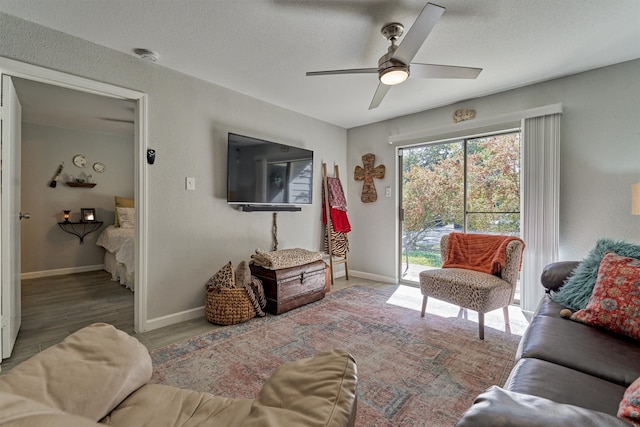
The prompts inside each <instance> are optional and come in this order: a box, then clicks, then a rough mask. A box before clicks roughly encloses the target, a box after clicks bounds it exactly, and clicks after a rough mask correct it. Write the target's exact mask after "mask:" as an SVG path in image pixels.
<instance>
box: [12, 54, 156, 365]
mask: <svg viewBox="0 0 640 427" xmlns="http://www.w3.org/2000/svg"><path fill="white" fill-rule="evenodd" d="M0 72H1V73H2V74H3V75H8V76H11V77H14V78H19V79H24V80H27V81H34V82H39V83H44V84H48V85H52V86H56V87H62V88H66V89H72V90H76V91H80V92H84V93H91V94H94V95H100V96H104V97H107V98H111V99H120V100H129V101H131V102H132V104H133V105H134V106H135V107H134V111H133V127H134V143H133V151H134V153H133V154H134V156H133V157H134V162H133V164H134V172H133V177H134V198H135V199H136V200H138V201H140V202H138V203H137V207H136V223H140V222H141V221H143V220H144V218H145V212H146V211H145V206H144V203H143V202H144V200H145V195H146V180H145V179H144V178H145V177H144V173H143V171H144V159H145V156H144V151H145V149H146V148H145V147H146V146H147V135H146V109H147V96H146V94H144V93H141V92H137V91H133V90H130V89H125V88H121V87H118V86H113V85H109V84H105V83H101V82H97V81H93V80H89V79H85V78H81V77H77V76H74V75H70V74H66V73H62V72H58V71H53V70H49V69H45V68H41V67H38V66H34V65H30V64H25V63H21V62H18V61H13V60H10V59H6V58H0ZM69 163H71V162H69ZM3 191H7V188H5V187H4V186H3ZM9 191H11V190H9ZM10 214H11V212H8V211H7V209H6V208H5V206H2V210H1V212H0V216H1V217H2V218H6V217H8V216H9V215H10ZM49 219H50V220H51V221H54V222H55V221H56V218H49ZM18 235H19V230H18ZM145 247H146V235H145V230H144V228H143V227H137V229H136V238H135V252H136V256H135V259H136V261H135V267H136V268H135V271H136V292H135V293H134V296H133V299H134V303H133V311H134V315H133V317H134V318H133V325H134V330H135V331H136V332H143V331H145V330H146V290H147V286H146V274H145V272H146V269H145V268H146V260H145V258H144V254H145V253H146V251H144V249H145ZM1 268H2V270H4V269H5V266H4V265H2V266H1ZM19 270H20V268H18V272H17V273H18V275H19V274H20V271H19ZM9 285H10V284H8V283H6V281H2V283H0V289H1V290H2V291H3V292H0V295H2V294H3V293H4V291H5V290H6V288H7V287H8V286H9ZM5 300H6V298H5ZM0 306H1V307H2V313H1V314H2V316H3V317H4V316H11V315H12V313H13V312H15V311H16V309H17V310H19V309H18V308H16V307H15V306H13V307H12V306H11V304H8V301H1V300H0ZM1 347H2V346H1V345H0V352H1V353H4V354H8V353H10V349H6V348H4V349H3V348H1Z"/></svg>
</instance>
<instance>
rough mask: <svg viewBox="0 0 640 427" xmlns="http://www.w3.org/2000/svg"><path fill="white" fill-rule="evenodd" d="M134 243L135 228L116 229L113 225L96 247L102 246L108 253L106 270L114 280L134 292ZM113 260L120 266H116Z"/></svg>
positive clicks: (108, 228)
mask: <svg viewBox="0 0 640 427" xmlns="http://www.w3.org/2000/svg"><path fill="white" fill-rule="evenodd" d="M134 242H135V229H134V228H124V227H114V226H113V225H110V226H108V227H107V228H105V229H104V231H103V232H102V233H100V236H99V237H98V240H97V241H96V245H98V246H102V247H103V248H105V249H106V250H107V252H108V253H107V254H105V270H106V271H108V272H110V273H111V276H112V277H113V280H119V281H120V283H122V284H123V285H125V286H127V287H128V288H131V290H133V277H134V272H135V245H134ZM113 259H115V261H116V262H117V263H118V264H120V265H114V262H113ZM123 267H124V268H123ZM123 270H124V274H123ZM123 276H124V277H123Z"/></svg>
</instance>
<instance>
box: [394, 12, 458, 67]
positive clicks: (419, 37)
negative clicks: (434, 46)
mask: <svg viewBox="0 0 640 427" xmlns="http://www.w3.org/2000/svg"><path fill="white" fill-rule="evenodd" d="M444 10H445V9H444V7H442V6H438V5H435V4H433V3H427V5H426V6H425V7H424V9H422V12H420V15H418V18H417V19H416V22H414V23H413V25H412V26H411V28H409V31H407V34H406V35H405V36H404V37H403V38H402V42H401V43H400V45H399V46H398V49H396V51H395V53H394V54H393V59H397V60H400V61H402V62H403V63H405V64H409V63H411V61H413V57H414V56H416V53H418V50H420V48H421V47H422V45H423V44H424V41H425V40H426V39H427V37H428V36H429V33H430V32H431V30H433V27H435V25H436V23H437V22H438V19H440V17H441V16H442V14H443V13H444Z"/></svg>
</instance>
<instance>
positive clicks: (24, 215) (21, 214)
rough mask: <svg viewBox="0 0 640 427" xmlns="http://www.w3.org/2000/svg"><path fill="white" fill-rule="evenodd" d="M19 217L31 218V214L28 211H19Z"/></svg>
mask: <svg viewBox="0 0 640 427" xmlns="http://www.w3.org/2000/svg"><path fill="white" fill-rule="evenodd" d="M20 219H21V220H22V219H31V214H30V213H29V212H25V213H22V212H20Z"/></svg>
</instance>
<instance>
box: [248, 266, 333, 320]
mask: <svg viewBox="0 0 640 427" xmlns="http://www.w3.org/2000/svg"><path fill="white" fill-rule="evenodd" d="M326 267H327V265H326V264H325V263H324V261H322V260H319V261H315V262H312V263H309V264H305V265H300V266H298V267H291V268H283V269H280V270H268V269H266V268H263V267H260V266H258V265H255V264H251V265H250V268H251V274H253V275H254V276H256V277H257V278H258V279H260V280H262V285H263V286H264V293H265V296H266V298H267V307H266V308H265V311H266V312H267V313H271V314H281V313H284V312H286V311H289V310H292V309H294V308H296V307H300V306H301V305H304V304H309V303H310V302H314V301H318V300H320V299H322V298H324V295H325V292H326V289H327V281H328V278H329V276H328V275H327V268H326Z"/></svg>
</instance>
